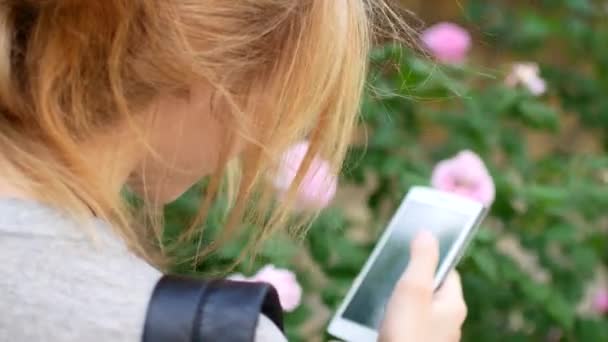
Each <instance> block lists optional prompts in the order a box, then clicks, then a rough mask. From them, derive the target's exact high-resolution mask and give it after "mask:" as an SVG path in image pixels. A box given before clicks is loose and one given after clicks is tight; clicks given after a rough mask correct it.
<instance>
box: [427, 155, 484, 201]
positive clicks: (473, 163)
mask: <svg viewBox="0 0 608 342" xmlns="http://www.w3.org/2000/svg"><path fill="white" fill-rule="evenodd" d="M431 184H432V186H433V187H435V188H437V189H439V190H443V191H447V192H453V193H456V194H459V195H462V196H465V197H468V198H471V199H474V200H476V201H479V202H481V203H483V204H484V205H486V206H488V207H489V206H490V205H491V204H492V202H494V196H495V194H496V188H495V186H494V181H493V180H492V176H491V175H490V173H489V172H488V170H487V169H486V166H485V165H484V163H483V161H482V160H481V158H479V156H478V155H477V154H475V153H474V152H471V151H468V150H465V151H462V152H460V153H458V154H457V155H456V156H455V157H453V158H451V159H447V160H444V161H441V162H439V163H438V164H437V165H436V166H435V169H434V170H433V174H432V176H431Z"/></svg>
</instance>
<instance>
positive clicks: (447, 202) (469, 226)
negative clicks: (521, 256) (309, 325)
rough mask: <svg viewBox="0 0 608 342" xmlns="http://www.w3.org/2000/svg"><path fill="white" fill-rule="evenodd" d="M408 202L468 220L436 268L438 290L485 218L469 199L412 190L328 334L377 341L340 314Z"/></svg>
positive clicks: (480, 207) (370, 331)
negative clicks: (460, 215)
mask: <svg viewBox="0 0 608 342" xmlns="http://www.w3.org/2000/svg"><path fill="white" fill-rule="evenodd" d="M410 201H416V202H421V203H425V204H429V205H432V206H435V207H438V208H440V209H441V208H445V209H448V210H451V211H455V212H458V213H461V214H464V215H467V216H468V217H469V220H468V221H467V223H466V224H465V227H464V229H463V230H462V231H461V232H460V234H459V236H458V238H457V239H456V240H455V242H454V244H453V245H452V246H451V247H450V249H449V251H448V253H447V254H446V256H445V259H444V260H443V262H442V263H441V265H439V268H438V270H437V274H436V276H435V280H434V287H435V288H438V287H439V286H441V283H442V282H443V281H444V279H445V277H446V276H447V274H448V273H449V272H450V270H452V269H453V268H454V267H455V266H456V265H457V264H458V262H459V259H460V258H461V257H462V255H463V254H464V251H465V249H466V246H467V245H468V243H469V242H470V240H471V238H472V237H473V235H474V232H475V230H476V229H477V227H479V225H480V223H481V221H482V220H483V218H484V217H485V213H486V209H485V208H484V206H483V205H482V204H481V203H479V202H476V201H473V200H470V199H468V198H465V197H463V196H460V195H456V194H452V193H447V192H443V191H439V190H436V189H432V188H427V187H413V188H412V189H410V191H409V192H408V193H407V194H406V195H405V197H404V199H403V201H402V202H401V205H400V206H399V208H398V209H397V211H396V212H395V214H394V215H393V217H392V218H391V220H390V222H389V224H388V226H387V228H386V229H385V231H384V232H383V233H382V236H381V237H380V239H379V240H378V243H377V244H376V246H375V247H374V249H373V251H372V253H371V255H370V257H369V258H368V259H367V261H366V262H365V265H364V266H363V268H362V270H361V272H359V274H358V275H357V277H356V278H355V280H354V281H353V285H352V286H351V288H350V289H349V291H348V293H347V294H346V296H345V298H344V300H343V301H342V303H341V304H340V306H339V308H338V310H337V311H336V314H335V315H334V317H333V319H332V321H331V322H330V324H329V327H328V332H329V333H330V334H332V335H333V336H336V337H339V338H342V339H345V340H347V341H351V342H358V341H362V342H363V341H375V340H377V338H378V332H377V331H376V330H374V329H370V328H368V327H366V326H364V325H361V324H359V323H357V322H353V321H351V320H349V319H347V318H344V317H343V316H342V315H343V314H344V311H345V310H346V307H347V306H348V304H349V303H350V301H351V300H352V297H353V296H354V295H355V293H356V292H357V290H358V288H359V286H360V285H361V282H362V281H363V279H364V278H365V276H366V275H367V273H368V272H369V270H370V268H371V266H372V265H373V263H374V261H375V260H376V258H377V256H378V255H379V254H380V251H381V250H382V249H383V248H384V245H385V244H386V242H387V241H388V238H389V237H390V235H391V232H392V231H393V230H394V229H395V227H396V226H397V221H396V218H397V217H399V216H400V214H401V212H403V211H404V210H405V208H406V203H408V202H410Z"/></svg>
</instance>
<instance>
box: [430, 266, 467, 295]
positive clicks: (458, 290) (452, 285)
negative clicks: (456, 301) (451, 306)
mask: <svg viewBox="0 0 608 342" xmlns="http://www.w3.org/2000/svg"><path fill="white" fill-rule="evenodd" d="M462 297H463V294H462V284H461V282H460V275H459V274H458V272H456V271H451V272H450V273H449V274H448V276H447V277H446V278H445V281H444V282H443V284H442V285H441V287H440V288H439V289H438V290H437V292H436V293H435V298H437V299H442V298H462Z"/></svg>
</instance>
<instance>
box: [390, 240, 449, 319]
mask: <svg viewBox="0 0 608 342" xmlns="http://www.w3.org/2000/svg"><path fill="white" fill-rule="evenodd" d="M438 262H439V243H438V242H437V239H436V238H435V237H434V236H433V235H432V234H431V233H430V232H428V231H423V232H421V233H419V234H418V235H417V236H416V238H415V239H414V240H413V241H412V244H411V247H410V262H409V264H408V266H407V269H406V271H405V273H404V274H403V276H402V277H401V279H400V280H399V283H398V284H397V289H396V290H397V291H396V292H397V293H398V294H399V296H403V300H405V301H407V302H408V303H407V306H409V307H412V306H417V305H418V306H421V305H429V304H430V302H431V301H432V298H433V290H434V289H433V280H434V277H435V271H436V269H437V263H438Z"/></svg>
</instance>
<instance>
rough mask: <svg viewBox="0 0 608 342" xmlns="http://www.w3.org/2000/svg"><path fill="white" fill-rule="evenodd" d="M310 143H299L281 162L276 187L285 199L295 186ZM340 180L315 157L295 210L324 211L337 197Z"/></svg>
mask: <svg viewBox="0 0 608 342" xmlns="http://www.w3.org/2000/svg"><path fill="white" fill-rule="evenodd" d="M308 146H309V144H308V142H306V141H304V142H300V143H298V144H295V145H293V146H292V147H290V148H289V149H288V150H287V151H286V152H285V153H284V154H283V157H282V159H281V163H280V165H279V168H278V170H277V174H276V177H275V179H274V180H273V184H274V186H275V188H276V189H277V191H278V192H279V194H280V195H281V196H285V195H286V193H287V191H288V190H289V187H290V186H291V183H293V181H294V179H295V177H296V174H297V172H298V169H299V167H300V165H301V164H302V162H303V161H304V157H305V156H306V152H307V151H308ZM337 187H338V181H337V177H336V176H335V175H334V174H333V173H332V171H331V167H330V165H329V163H328V162H327V161H326V160H323V159H321V158H319V157H314V158H313V160H312V162H311V164H310V167H309V168H308V171H307V172H306V174H305V175H304V178H303V179H302V182H301V183H300V187H299V188H298V190H297V193H296V207H298V208H303V209H322V208H325V207H327V206H328V205H329V203H330V202H331V200H332V199H333V198H334V196H335V195H336V189H337Z"/></svg>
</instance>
